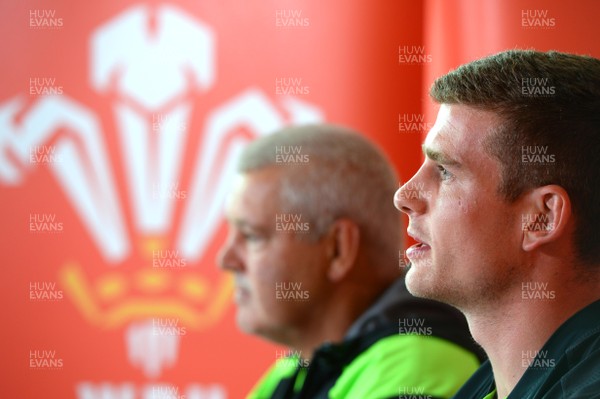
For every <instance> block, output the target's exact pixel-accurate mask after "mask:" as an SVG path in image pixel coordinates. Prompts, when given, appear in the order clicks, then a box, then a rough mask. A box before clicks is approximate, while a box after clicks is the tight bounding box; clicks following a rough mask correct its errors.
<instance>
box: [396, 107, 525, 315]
mask: <svg viewBox="0 0 600 399" xmlns="http://www.w3.org/2000/svg"><path fill="white" fill-rule="evenodd" d="M499 123H500V120H499V119H498V117H497V116H496V115H495V114H493V113H491V112H486V111H481V110H476V109H474V108H471V107H467V106H464V105H442V106H441V107H440V110H439V113H438V117H437V121H436V123H435V125H434V126H433V128H432V129H431V131H430V132H429V133H428V135H427V138H426V140H425V144H424V146H423V149H424V152H425V155H426V159H425V161H424V162H423V165H422V166H421V168H420V169H419V171H418V172H417V173H416V174H415V175H414V176H413V177H412V179H411V180H410V181H408V182H407V183H406V184H405V185H403V186H402V187H401V188H400V189H399V190H398V191H397V192H396V195H395V196H394V203H395V205H396V207H397V208H398V209H400V210H401V211H402V212H405V213H406V214H407V215H408V217H409V226H408V234H409V235H410V236H412V237H413V238H414V239H415V240H416V241H418V242H419V243H418V244H416V245H413V246H412V247H410V248H409V249H408V250H407V256H408V258H409V259H410V260H411V263H412V267H411V269H410V270H409V271H408V274H407V277H406V280H407V286H408V288H409V290H410V291H411V292H412V293H413V294H415V295H417V296H423V297H427V298H432V299H438V300H440V301H444V302H448V303H450V304H453V305H455V306H457V307H459V308H464V307H465V306H468V305H471V304H477V303H478V302H479V301H481V300H482V299H485V298H488V299H493V298H497V297H499V295H500V293H501V292H503V291H504V290H505V289H506V287H508V286H510V285H511V284H514V283H515V282H517V281H520V280H521V277H520V276H519V274H518V273H517V272H516V271H515V265H517V264H519V262H520V260H519V259H518V257H519V256H523V254H522V252H520V243H521V241H520V239H521V237H522V230H521V223H520V222H521V220H520V213H519V211H518V210H517V206H518V202H519V201H516V203H515V204H509V203H508V202H506V201H505V200H504V199H502V198H501V197H500V195H499V194H498V192H497V190H498V187H499V184H500V176H501V175H500V167H499V163H498V161H497V160H496V159H494V158H492V157H491V156H490V155H488V153H487V152H486V151H485V150H484V148H483V145H482V143H483V139H484V138H486V137H487V136H488V135H489V134H490V131H491V130H492V129H493V128H495V127H497V126H498V125H499Z"/></svg>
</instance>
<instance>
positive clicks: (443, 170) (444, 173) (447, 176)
mask: <svg viewBox="0 0 600 399" xmlns="http://www.w3.org/2000/svg"><path fill="white" fill-rule="evenodd" d="M437 168H438V171H439V172H440V177H441V178H442V180H448V179H450V178H451V177H452V173H450V172H449V171H448V169H446V168H444V167H443V166H442V165H437Z"/></svg>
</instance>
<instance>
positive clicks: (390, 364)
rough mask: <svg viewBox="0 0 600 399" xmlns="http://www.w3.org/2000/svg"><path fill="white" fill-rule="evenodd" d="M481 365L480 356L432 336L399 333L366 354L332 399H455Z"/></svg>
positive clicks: (341, 380)
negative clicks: (414, 398)
mask: <svg viewBox="0 0 600 399" xmlns="http://www.w3.org/2000/svg"><path fill="white" fill-rule="evenodd" d="M478 366H479V360H478V359H477V357H476V356H475V355H474V354H473V353H471V352H469V351H468V350H466V349H464V348H463V347H461V346H459V345H456V344H454V343H452V342H450V341H447V340H445V339H441V338H438V337H435V336H432V335H417V334H402V335H400V334H397V335H392V336H388V337H384V338H382V339H380V340H378V341H377V342H375V343H373V344H372V345H371V346H370V347H368V348H367V349H365V350H364V351H363V352H362V353H361V354H360V355H358V356H357V357H356V358H355V359H354V360H353V361H352V362H351V363H349V364H348V365H347V366H346V367H345V368H344V371H343V373H342V374H341V375H340V377H339V378H338V380H337V381H336V383H335V385H334V386H333V388H332V389H331V391H330V397H332V398H338V397H340V398H343V397H348V396H347V395H348V394H349V393H352V395H355V394H358V395H359V396H355V397H364V398H384V397H402V396H403V395H405V396H413V395H416V394H420V395H427V396H429V397H449V396H451V395H452V394H453V393H454V392H456V390H457V389H458V388H459V387H460V386H461V385H462V384H463V383H464V382H465V381H466V380H467V379H468V378H469V376H470V375H471V374H473V372H474V371H475V370H476V369H477V367H478Z"/></svg>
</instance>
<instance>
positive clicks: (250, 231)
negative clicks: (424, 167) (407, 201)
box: [219, 125, 479, 399]
mask: <svg viewBox="0 0 600 399" xmlns="http://www.w3.org/2000/svg"><path fill="white" fill-rule="evenodd" d="M396 182H397V179H396V176H395V174H394V172H393V169H392V168H391V166H390V164H389V163H388V162H387V160H386V159H385V157H384V156H383V155H382V154H381V152H380V151H379V150H378V149H377V148H375V147H374V146H373V145H372V144H371V143H370V142H368V141H367V140H366V139H365V138H364V137H362V136H360V135H359V134H356V133H353V132H350V131H348V130H347V129H344V128H341V127H337V126H329V125H311V126H302V127H292V128H287V129H284V130H282V131H279V132H276V133H274V134H272V135H269V136H266V137H263V138H261V139H259V140H256V141H255V142H253V143H251V144H250V145H249V146H248V147H247V148H246V149H245V151H244V152H243V154H242V156H241V159H240V162H239V166H238V177H237V181H236V183H235V185H234V188H233V191H232V193H231V196H230V198H229V201H228V203H227V206H226V216H227V219H228V222H229V228H230V231H229V237H228V239H227V242H226V243H225V244H224V247H223V248H222V250H221V252H220V256H219V263H220V265H221V267H222V268H223V269H224V270H226V271H229V272H231V273H233V274H234V277H235V283H236V289H235V302H236V304H237V307H238V309H237V322H238V324H239V326H240V328H241V329H242V330H243V331H245V332H247V333H250V334H256V335H258V336H261V337H263V338H265V339H268V340H270V341H272V342H275V343H278V344H281V345H284V346H286V347H287V348H289V351H287V354H289V355H290V356H289V357H288V356H286V357H285V358H282V359H280V360H279V361H277V362H275V365H274V366H273V367H272V368H271V370H269V371H268V372H267V374H266V375H265V377H264V378H263V379H262V380H261V381H260V382H259V383H258V384H257V386H256V387H255V388H254V390H253V391H252V392H251V393H250V395H249V397H250V398H260V399H263V398H306V399H318V398H338V399H339V398H361V399H383V398H412V397H415V396H416V395H421V396H419V397H428V398H448V397H450V396H452V395H453V394H454V392H456V390H457V389H458V388H459V387H460V386H461V385H462V384H463V383H464V381H466V379H467V378H468V377H469V376H470V375H471V374H472V373H473V372H474V371H475V370H476V368H477V367H478V364H479V360H478V358H477V356H476V355H475V354H474V352H476V351H477V349H476V347H475V346H474V345H473V341H472V339H471V337H470V336H469V334H468V330H467V326H466V322H465V320H464V319H463V318H462V316H461V315H460V313H458V312H457V311H456V310H455V309H452V308H450V307H448V306H447V305H443V304H440V303H437V302H433V301H428V300H422V299H417V298H414V297H413V296H411V295H410V294H409V293H408V292H407V291H406V288H405V286H404V281H403V278H402V276H401V273H400V270H399V268H398V263H399V262H398V248H399V247H400V244H401V226H400V220H399V217H398V216H399V215H398V214H397V212H396V210H395V209H394V207H393V204H392V203H391V201H390V197H391V195H392V194H393V192H394V191H395V189H396V187H397V185H396ZM278 352H279V353H280V352H281V351H278ZM282 357H283V356H282Z"/></svg>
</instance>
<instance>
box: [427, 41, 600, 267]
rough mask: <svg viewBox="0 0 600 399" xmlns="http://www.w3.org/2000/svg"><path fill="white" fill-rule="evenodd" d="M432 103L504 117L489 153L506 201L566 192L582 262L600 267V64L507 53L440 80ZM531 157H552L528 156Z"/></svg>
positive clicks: (555, 55) (490, 140)
mask: <svg viewBox="0 0 600 399" xmlns="http://www.w3.org/2000/svg"><path fill="white" fill-rule="evenodd" d="M430 95H431V97H432V98H433V99H434V100H435V101H436V102H438V103H442V104H464V105H468V106H471V107H474V108H478V109H482V110H487V111H492V112H495V113H497V114H498V115H499V116H500V117H501V119H502V120H503V123H502V125H501V126H499V128H498V129H497V131H495V132H493V133H492V134H490V135H489V136H488V139H487V140H486V142H485V143H484V145H485V148H486V151H488V152H489V153H490V155H492V156H493V157H495V158H497V159H498V160H499V162H500V166H501V185H500V187H499V193H500V194H501V195H502V196H503V197H504V198H506V199H507V200H508V201H514V200H516V199H517V198H518V197H519V196H520V195H521V194H523V193H524V192H527V191H528V190H530V189H533V188H535V187H540V186H544V185H548V184H557V185H559V186H561V187H563V188H564V189H565V190H566V191H567V193H568V195H569V198H570V200H571V203H572V206H573V214H574V216H575V220H576V229H575V236H574V242H575V246H576V251H577V257H578V259H579V260H580V261H582V262H583V263H584V264H589V265H597V264H600V234H599V232H598V228H599V227H600V60H598V59H596V58H592V57H588V56H580V55H574V54H565V53H560V52H556V51H549V52H539V51H533V50H509V51H504V52H501V53H498V54H495V55H492V56H489V57H486V58H482V59H480V60H477V61H474V62H471V63H469V64H465V65H462V66H460V67H459V68H457V69H456V70H454V71H452V72H450V73H448V74H446V75H445V76H442V77H440V78H439V79H437V80H436V81H435V83H434V84H433V86H432V88H431V91H430ZM532 149H537V151H542V152H544V155H546V156H545V157H535V156H533V157H530V156H525V155H524V153H526V154H527V155H529V151H530V150H532ZM534 152H536V151H535V150H534ZM531 158H533V159H535V160H536V161H535V162H528V163H525V162H526V161H528V160H530V159H531Z"/></svg>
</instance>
